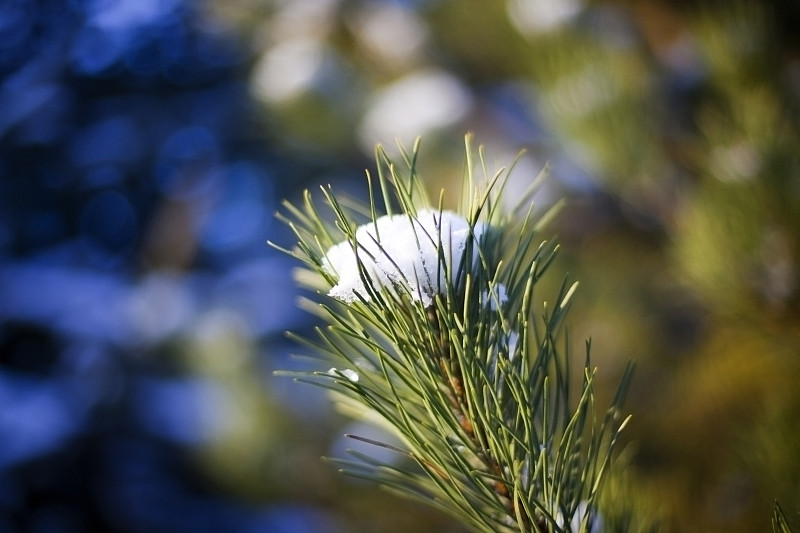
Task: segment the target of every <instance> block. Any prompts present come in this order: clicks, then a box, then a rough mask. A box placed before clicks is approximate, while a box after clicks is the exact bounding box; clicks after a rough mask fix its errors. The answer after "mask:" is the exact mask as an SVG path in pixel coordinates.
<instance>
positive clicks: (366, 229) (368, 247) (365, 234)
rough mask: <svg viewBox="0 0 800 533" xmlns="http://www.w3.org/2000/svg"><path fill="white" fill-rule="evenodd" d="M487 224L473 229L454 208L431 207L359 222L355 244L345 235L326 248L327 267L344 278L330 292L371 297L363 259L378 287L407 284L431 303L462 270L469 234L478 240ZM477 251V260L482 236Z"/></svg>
mask: <svg viewBox="0 0 800 533" xmlns="http://www.w3.org/2000/svg"><path fill="white" fill-rule="evenodd" d="M483 230H484V225H483V224H479V225H476V226H475V228H474V229H473V230H471V229H470V225H469V222H467V220H466V219H464V218H463V217H461V216H460V215H458V214H456V213H453V212H451V211H442V212H439V211H435V210H430V209H426V210H422V211H419V212H418V213H417V216H416V218H414V217H412V216H411V215H408V214H404V215H392V216H388V215H387V216H383V217H381V218H379V219H377V220H376V221H375V222H370V223H368V224H365V225H363V226H360V227H358V228H357V230H356V234H355V237H356V242H357V243H358V246H357V249H356V250H354V249H353V244H352V243H351V242H349V241H344V242H340V243H339V244H336V245H334V246H332V247H331V248H330V249H329V250H328V251H327V253H326V263H325V268H326V269H327V270H328V271H329V272H331V273H332V274H334V275H335V276H338V278H339V279H338V283H337V284H336V285H335V286H334V287H333V288H332V289H331V290H330V292H329V293H328V295H329V296H332V297H334V298H336V299H338V300H341V301H344V302H347V303H352V302H355V301H357V300H358V298H359V296H361V297H362V298H364V299H365V300H369V299H370V296H369V293H368V291H367V290H366V288H365V286H364V282H363V280H362V279H361V275H360V274H359V268H358V262H359V261H361V263H362V264H363V265H364V269H365V271H366V274H367V277H368V279H369V281H370V282H371V284H372V286H373V287H374V288H375V289H376V290H379V289H381V288H389V289H395V288H397V287H404V288H405V290H406V291H408V294H409V295H410V296H411V298H412V299H414V300H418V301H421V302H422V303H423V305H425V306H426V307H427V306H429V305H431V303H432V302H433V297H434V296H435V295H436V294H443V293H445V292H446V291H447V285H446V280H447V279H450V280H452V279H453V278H454V277H455V276H456V274H457V273H458V268H459V265H460V264H461V262H462V259H463V256H464V253H465V251H466V248H467V244H468V242H469V239H470V238H471V236H472V238H474V239H476V241H477V239H479V238H480V236H481V234H482V233H483ZM440 250H441V255H442V256H443V259H444V261H443V262H442V261H440ZM474 256H475V257H473V258H472V259H473V262H474V260H475V259H476V258H477V242H475V253H474ZM401 290H402V289H401Z"/></svg>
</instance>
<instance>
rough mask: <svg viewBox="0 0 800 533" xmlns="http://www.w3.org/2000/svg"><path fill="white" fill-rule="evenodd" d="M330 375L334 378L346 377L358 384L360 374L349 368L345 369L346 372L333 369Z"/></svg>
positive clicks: (329, 371)
mask: <svg viewBox="0 0 800 533" xmlns="http://www.w3.org/2000/svg"><path fill="white" fill-rule="evenodd" d="M328 375H329V376H334V377H338V376H344V377H346V378H347V379H349V380H350V381H352V382H353V383H357V382H358V380H359V375H358V372H356V371H355V370H351V369H349V368H345V369H344V370H339V369H338V368H331V369H330V370H328Z"/></svg>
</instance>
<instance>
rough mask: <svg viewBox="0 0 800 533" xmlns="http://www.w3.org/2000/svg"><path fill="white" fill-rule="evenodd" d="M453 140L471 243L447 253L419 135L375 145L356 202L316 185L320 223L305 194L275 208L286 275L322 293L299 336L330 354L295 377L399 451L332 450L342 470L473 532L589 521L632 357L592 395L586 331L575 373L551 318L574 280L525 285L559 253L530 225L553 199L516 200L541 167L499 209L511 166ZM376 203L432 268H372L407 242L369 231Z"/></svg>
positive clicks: (585, 527)
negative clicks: (288, 233) (433, 280)
mask: <svg viewBox="0 0 800 533" xmlns="http://www.w3.org/2000/svg"><path fill="white" fill-rule="evenodd" d="M466 148H467V157H466V165H465V169H464V180H463V199H462V201H461V205H460V206H459V208H458V213H459V214H460V216H462V217H463V218H464V220H465V221H466V222H467V223H468V228H469V235H470V238H467V239H465V240H464V246H463V249H462V250H460V253H456V252H457V250H456V248H455V247H449V246H445V245H444V243H445V242H447V240H448V239H453V236H452V234H450V235H447V234H445V233H446V232H447V231H449V230H447V228H446V227H445V224H443V223H442V222H441V220H442V218H441V217H443V216H445V215H448V214H447V213H445V212H444V207H443V205H442V204H443V200H442V196H440V197H439V200H438V203H437V204H432V203H431V202H430V200H429V198H428V197H427V195H426V193H425V191H424V188H423V185H422V183H421V181H420V178H419V176H418V174H417V168H416V160H417V155H418V144H417V145H415V146H414V149H413V151H412V152H411V153H407V152H405V151H402V149H401V153H402V163H401V164H399V165H398V164H396V163H395V162H394V161H392V159H391V158H390V157H389V156H388V155H387V153H386V152H385V151H384V150H383V149H381V148H380V147H379V148H378V149H377V152H376V158H377V165H378V167H377V170H378V175H377V187H375V186H374V182H373V180H372V178H371V177H370V175H369V173H368V175H367V177H368V183H369V191H370V194H369V202H368V204H361V203H359V202H357V201H353V200H352V199H349V198H345V197H343V196H339V195H337V194H336V193H335V192H333V190H332V189H331V188H330V187H328V188H323V190H322V192H323V195H324V200H325V202H326V204H327V205H328V207H329V208H330V210H331V213H332V220H331V219H330V217H327V218H326V217H325V216H324V215H323V214H322V212H321V211H320V210H319V209H318V207H317V206H316V204H315V202H314V200H313V198H312V195H311V194H310V193H306V195H305V198H304V203H303V205H302V207H296V206H293V205H291V204H286V210H287V215H285V216H282V218H283V220H284V221H285V222H286V223H287V224H288V225H289V226H290V227H291V228H292V230H293V231H294V233H295V235H296V237H297V241H298V242H297V247H296V248H294V249H293V250H284V251H286V252H287V253H290V254H291V255H293V256H294V257H295V258H297V259H298V260H300V261H301V262H302V263H303V264H304V268H303V269H302V270H301V271H300V272H299V276H298V280H299V282H300V283H301V284H302V285H304V286H306V287H308V288H311V289H313V290H315V291H317V292H318V293H320V299H321V301H320V302H319V303H315V302H311V301H308V302H306V304H307V307H308V308H309V309H310V310H312V311H313V312H315V313H316V314H317V315H318V316H319V317H320V318H321V319H322V320H323V321H324V322H325V324H326V326H325V327H324V328H319V329H318V330H317V334H318V336H317V338H315V339H299V340H300V341H301V342H302V343H304V344H305V345H306V346H307V348H309V349H310V350H311V352H312V353H313V354H314V355H315V356H316V357H318V358H320V359H322V361H324V363H323V365H324V368H328V367H330V366H331V365H334V366H333V368H330V370H320V371H316V372H310V373H300V374H294V375H295V376H296V378H297V379H298V380H299V381H302V382H308V383H313V384H315V385H319V386H322V387H325V388H327V389H330V390H331V391H332V393H333V394H332V398H334V399H335V401H336V402H338V404H339V405H340V406H341V407H342V410H343V411H344V412H346V413H347V414H349V415H350V416H352V417H356V418H364V419H367V420H371V421H377V422H378V423H380V424H381V425H383V426H384V427H385V428H387V429H388V430H389V431H390V432H392V433H393V434H395V435H396V437H397V438H398V439H399V442H400V443H401V444H400V445H397V446H395V445H394V444H389V443H384V442H377V441H374V440H372V439H369V438H366V437H362V436H358V435H351V437H352V438H353V439H355V440H358V441H362V442H366V443H369V444H373V445H375V446H378V447H383V448H389V449H391V450H393V451H395V452H397V454H398V459H403V460H405V461H401V462H399V463H395V462H385V461H379V460H377V459H375V458H374V457H371V456H369V455H365V454H362V453H357V452H353V453H352V455H353V456H352V457H351V458H333V459H331V460H332V461H333V462H334V463H335V464H336V465H338V466H339V467H340V468H341V469H342V471H344V472H346V473H348V474H350V475H353V476H356V477H361V478H366V479H369V480H373V481H375V482H377V483H379V484H380V485H381V486H383V487H384V488H386V489H388V490H390V491H392V492H396V493H398V494H401V495H403V496H406V497H410V498H413V499H416V500H419V501H421V502H424V503H426V504H428V505H432V506H433V507H436V508H438V509H440V510H442V511H444V512H445V513H448V514H449V515H451V516H453V517H455V518H456V519H458V520H460V521H461V522H462V523H463V524H465V525H467V526H468V527H470V528H471V529H473V530H475V531H486V532H490V531H492V532H494V531H597V530H598V528H599V527H600V526H601V523H602V520H603V516H602V512H601V511H599V509H598V506H599V505H600V495H601V493H602V490H603V482H604V481H605V479H606V477H607V476H608V474H609V470H610V468H611V466H612V464H613V457H612V453H613V451H614V446H615V444H616V442H617V438H618V435H619V433H620V431H621V430H622V429H623V427H624V426H625V424H626V423H627V421H628V418H627V417H626V416H625V415H624V414H623V413H622V411H621V404H622V401H623V396H624V392H625V390H626V389H627V386H628V383H629V381H630V378H631V370H632V368H631V367H630V366H629V367H628V368H627V369H626V371H625V372H624V375H623V376H622V380H621V384H620V386H619V389H618V391H617V394H616V396H615V397H614V398H613V400H612V401H611V405H610V407H608V408H603V407H601V406H598V405H596V402H595V397H594V389H593V386H594V380H595V376H596V372H597V369H596V368H595V367H594V366H593V364H592V362H591V360H590V357H589V343H588V342H587V344H586V357H585V361H584V364H583V365H582V367H581V368H580V369H579V371H578V373H579V375H580V379H575V377H576V376H575V373H574V372H573V369H572V368H571V367H570V346H569V341H568V335H567V334H566V331H565V330H566V328H565V325H564V322H565V317H566V315H567V312H568V310H569V307H570V302H571V300H572V297H573V295H574V293H575V289H576V287H577V283H570V282H568V281H567V280H566V279H565V280H564V281H563V283H562V284H561V288H560V290H559V291H558V293H557V294H556V295H555V297H554V298H553V299H552V300H548V301H545V300H544V297H543V295H541V294H540V293H539V285H538V282H539V281H540V279H541V278H542V276H543V275H544V274H545V273H546V271H547V270H548V269H549V268H550V267H551V265H552V262H553V260H554V258H555V257H556V254H557V251H558V246H557V245H556V244H555V243H553V242H549V241H541V240H540V239H541V238H540V236H539V235H540V230H541V228H542V226H543V224H544V223H546V222H547V221H548V220H549V219H550V217H551V216H552V215H553V214H554V212H555V211H556V210H557V209H558V206H555V207H553V208H551V209H550V210H547V211H545V212H544V213H542V214H541V215H535V214H534V211H533V209H532V207H529V208H527V209H525V206H526V205H527V204H528V203H529V200H530V197H531V195H532V194H533V192H535V190H536V188H537V187H538V185H539V184H540V183H541V181H542V180H541V178H542V177H543V176H544V173H543V174H542V175H541V176H540V177H539V178H537V179H536V180H535V181H534V182H533V185H532V187H531V189H530V190H529V191H528V192H527V193H526V194H525V195H523V196H522V201H521V202H520V203H519V205H518V207H517V208H515V209H511V210H509V211H508V212H506V211H504V210H503V209H502V205H503V202H502V201H501V200H502V197H503V193H504V186H505V183H506V178H507V176H508V173H509V172H508V171H506V170H501V171H499V172H497V173H495V174H490V173H489V171H488V169H487V167H486V164H485V160H484V154H483V151H482V150H479V156H478V158H477V161H476V160H475V156H474V154H473V150H472V147H471V142H470V138H469V137H468V138H467V143H466ZM376 189H377V190H376ZM383 210H385V212H386V215H387V216H395V217H396V216H398V215H400V216H401V217H407V218H408V220H409V221H410V222H411V224H408V225H406V227H407V229H408V230H411V231H413V232H414V236H413V239H412V242H413V241H416V242H417V251H419V250H420V249H424V248H425V243H434V244H435V250H436V253H435V255H434V259H433V261H434V262H435V265H431V264H430V263H431V257H427V258H425V257H423V260H422V262H420V266H419V267H416V268H415V270H414V274H409V270H408V268H401V266H400V265H399V264H398V263H399V261H400V260H399V259H398V260H397V262H396V261H395V260H394V258H391V257H389V258H388V259H389V260H388V262H387V261H383V263H382V264H383V265H384V266H383V267H382V268H383V269H384V271H383V272H381V273H380V274H381V275H380V276H379V275H378V273H376V272H375V264H376V263H380V261H378V258H376V257H375V256H376V255H379V254H384V255H386V252H387V249H388V248H389V245H388V244H386V245H384V244H383V243H389V242H390V241H391V242H393V248H392V249H393V250H396V243H397V240H398V239H403V238H407V237H408V235H406V236H403V235H397V234H391V235H386V234H383V235H381V234H380V233H379V230H380V228H381V227H382V226H383V227H384V228H385V227H386V225H385V224H386V220H389V219H385V218H381V217H380V216H379V212H381V211H383ZM422 210H425V211H424V212H423V211H422ZM431 212H433V213H436V214H437V215H438V216H439V219H438V222H439V225H438V226H437V228H438V231H435V232H434V231H431V230H430V229H425V228H430V226H429V225H428V226H425V225H424V224H423V222H424V221H423V220H422V217H423V216H425V217H429V216H431V215H430V213H431ZM423 213H424V215H423ZM435 216H436V215H434V217H435ZM449 216H453V215H452V214H450V215H449ZM393 220H397V219H393ZM364 228H370V231H369V232H366V231H365V230H364ZM412 228H413V229H412ZM365 239H370V240H371V242H365ZM341 242H346V243H349V244H348V245H349V247H351V249H352V250H351V251H352V253H353V254H354V255H355V257H356V258H357V262H358V268H359V276H360V278H361V286H362V291H361V292H356V293H355V298H352V299H351V300H353V301H340V300H341V299H340V300H336V299H334V298H331V297H326V296H322V295H324V294H325V293H328V292H329V291H330V290H331V287H333V286H335V285H336V284H337V282H338V281H339V276H338V275H337V272H335V270H334V268H332V262H331V260H330V258H329V255H331V251H332V250H333V249H334V247H335V246H337V245H338V246H339V248H338V249H337V250H338V251H341V244H339V243H341ZM337 253H338V252H337ZM395 253H396V252H395ZM384 259H386V258H384ZM426 261H427V264H426ZM387 264H388V265H389V266H388V267H387V266H386V265H387ZM432 270H434V271H435V272H436V273H437V276H436V277H437V278H441V279H443V280H444V283H443V285H442V286H439V287H438V290H437V291H435V292H436V294H434V295H432V297H431V298H423V297H422V296H423V295H422V294H421V293H420V291H421V290H422V289H421V288H420V287H423V286H424V284H423V283H421V280H420V279H415V280H411V279H409V278H410V277H411V276H412V275H415V276H417V278H422V277H423V276H424V275H428V274H429V273H430V272H431V271H432ZM387 280H391V282H390V284H389V286H386V284H387ZM428 302H429V303H428ZM576 386H577V390H575V387H576Z"/></svg>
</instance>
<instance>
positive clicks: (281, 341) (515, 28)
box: [0, 0, 800, 533]
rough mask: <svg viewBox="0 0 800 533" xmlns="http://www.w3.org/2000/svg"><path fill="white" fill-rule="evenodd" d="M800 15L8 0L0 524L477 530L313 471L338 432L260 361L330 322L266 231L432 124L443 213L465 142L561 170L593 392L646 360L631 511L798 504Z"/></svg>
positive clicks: (557, 180) (428, 174) (576, 2)
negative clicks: (523, 151)
mask: <svg viewBox="0 0 800 533" xmlns="http://www.w3.org/2000/svg"><path fill="white" fill-rule="evenodd" d="M798 11H799V10H798V8H797V7H796V3H795V2H790V1H786V2H782V1H779V0H775V1H773V2H763V3H761V2H744V1H742V2H735V3H726V2H711V1H708V2H701V3H698V5H695V3H692V2H674V3H667V2H658V1H649V0H648V1H638V2H632V1H631V2H626V1H623V2H602V1H600V2H589V1H582V0H563V1H556V2H553V1H548V0H507V1H504V2H485V1H484V0H229V1H224V2H223V1H216V2H215V1H212V0H195V1H192V0H4V1H3V2H2V3H0V531H2V532H6V531H8V532H28V531H32V532H41V533H71V532H84V531H111V532H165V533H172V532H193V533H194V532H200V533H202V532H205V531H207V532H216V531H231V532H247V533H251V532H256V531H258V532H270V533H275V532H276V533H304V532H309V533H311V532H315V533H317V532H318V533H334V532H345V531H381V532H383V533H392V532H398V533H400V532H408V531H414V532H415V533H424V532H426V531H430V532H433V531H436V532H437V533H446V532H459V531H462V529H461V528H460V527H459V526H458V525H457V524H453V523H452V522H451V521H449V520H448V519H447V518H445V517H442V516H439V515H438V514H436V513H434V512H432V511H428V510H425V509H421V508H420V507H419V506H417V505H413V504H411V503H408V502H403V501H398V500H396V499H394V498H393V497H391V496H388V495H384V494H382V493H380V492H379V491H376V490H375V489H374V487H370V486H365V485H361V484H359V483H353V482H350V481H347V480H343V479H341V478H340V477H339V476H337V475H336V473H335V472H332V471H331V470H332V469H331V468H329V467H328V465H325V464H324V463H321V462H320V461H319V457H320V456H322V455H325V454H330V453H336V454H339V453H341V450H342V448H344V447H345V446H346V444H344V443H342V442H341V435H342V434H343V433H344V432H345V431H346V429H345V428H343V426H345V425H347V424H349V423H350V422H348V421H347V420H344V419H343V418H341V417H339V416H338V415H337V414H335V413H333V412H332V411H331V408H330V406H329V404H328V402H327V401H326V399H325V397H324V395H322V394H321V393H319V392H318V391H316V390H312V389H311V388H310V387H308V386H302V385H298V384H294V383H292V382H291V381H290V380H288V379H283V378H281V379H278V378H275V377H274V376H273V371H274V370H276V369H287V368H298V367H299V366H300V365H303V364H305V363H302V362H300V361H298V360H297V359H295V358H292V357H290V354H291V353H293V352H296V351H298V348H297V347H296V346H293V345H291V344H290V343H289V342H288V341H287V340H286V338H285V336H284V331H286V330H295V331H299V332H301V333H309V332H310V331H311V328H312V326H313V324H312V323H311V321H310V319H309V317H308V316H307V315H305V314H304V313H303V312H301V311H300V310H299V309H298V308H297V305H296V300H297V297H298V294H297V291H296V290H295V289H294V285H293V282H292V275H291V269H292V268H293V267H295V266H296V265H295V264H294V263H292V262H291V261H290V260H289V259H288V258H286V257H285V256H282V255H281V254H280V253H278V252H276V251H275V250H273V249H272V248H270V247H269V246H267V244H266V241H267V240H268V239H269V240H271V241H275V242H277V243H280V244H282V245H284V246H290V245H291V242H292V237H291V234H290V233H289V232H288V231H287V229H286V228H284V227H282V226H281V224H279V223H278V222H277V221H276V220H275V218H274V216H273V214H274V212H275V211H276V210H278V209H279V208H280V202H281V200H282V199H283V198H288V199H290V200H292V201H297V200H298V199H299V198H300V194H301V191H302V190H303V189H304V188H307V187H310V188H312V189H314V188H315V187H317V186H319V185H321V184H327V183H333V184H335V186H336V188H337V189H338V190H343V191H348V192H352V193H353V194H356V195H359V194H363V193H364V184H363V175H364V169H365V168H369V167H371V165H372V163H371V159H372V150H373V147H374V144H375V143H378V142H380V143H384V144H385V145H387V147H388V148H389V149H390V150H391V149H392V146H393V145H394V141H395V139H399V140H401V141H402V142H403V143H404V144H405V145H406V146H409V145H410V143H411V141H412V140H413V139H414V137H416V136H418V135H422V136H423V139H424V140H423V154H422V156H421V163H420V165H421V168H422V170H423V174H424V177H425V179H427V180H428V181H429V182H430V185H431V190H433V191H437V190H438V188H439V187H450V189H449V190H450V191H451V193H452V195H451V196H448V197H447V198H446V201H447V202H450V204H452V202H453V197H454V196H456V197H457V195H458V193H459V191H458V190H457V188H454V187H453V186H454V184H457V183H459V181H460V175H461V174H460V173H461V162H462V157H463V134H464V132H466V131H467V130H470V131H473V132H475V134H476V137H477V142H479V143H482V144H486V145H487V146H488V154H489V160H488V164H489V165H490V166H491V165H497V166H499V165H505V164H508V163H509V162H510V161H511V160H512V159H513V158H514V156H515V155H516V154H517V152H518V150H519V149H520V148H522V147H525V148H528V149H529V154H528V155H527V156H526V157H525V158H523V159H522V160H521V162H520V164H519V165H518V167H517V169H516V171H515V173H514V180H515V181H513V182H512V185H511V190H512V191H513V189H514V187H517V186H519V187H524V186H525V185H526V184H527V183H528V182H529V181H530V180H531V179H532V178H533V177H534V176H536V174H537V173H538V171H539V169H540V168H541V167H542V166H543V165H544V163H545V161H550V162H552V163H553V168H554V170H553V173H552V179H551V180H550V182H549V183H548V185H547V187H546V188H545V190H544V191H543V192H542V195H541V196H540V197H539V198H538V200H539V201H540V202H542V203H548V202H550V201H552V200H553V199H554V198H558V197H561V196H567V197H568V198H569V207H568V208H567V210H566V212H565V214H564V215H563V216H562V217H561V218H560V219H559V221H557V223H556V225H555V228H554V231H556V232H557V233H558V234H559V236H560V237H561V240H562V241H563V245H564V246H563V254H562V259H561V260H560V261H561V263H560V264H559V266H558V267H557V268H558V269H559V270H562V271H566V270H569V271H570V272H572V274H573V277H575V278H578V279H580V280H581V282H582V289H581V293H580V294H581V295H580V297H579V302H578V305H577V306H576V310H575V318H574V324H575V325H574V328H573V335H574V337H575V338H576V340H577V342H578V344H580V342H581V341H582V339H583V338H586V337H589V336H591V337H593V339H594V342H593V347H594V351H595V354H596V355H595V360H596V361H601V362H602V365H601V370H602V372H601V376H602V377H603V379H602V380H600V381H601V383H599V385H598V386H599V387H600V388H601V396H602V394H610V391H611V390H612V389H613V387H614V385H615V383H616V378H617V377H618V375H619V372H620V371H621V369H622V368H623V367H624V365H625V363H626V362H627V360H628V359H630V358H635V359H637V360H638V363H639V373H638V375H637V378H636V382H635V384H634V388H633V390H632V392H631V394H632V397H633V401H632V402H631V403H632V407H631V409H632V410H633V411H634V421H635V422H634V423H633V424H631V428H630V430H629V431H630V433H628V436H629V437H628V438H629V439H630V441H632V442H634V443H635V446H632V447H631V448H630V451H629V455H630V456H631V457H632V459H631V470H632V472H633V473H634V477H635V478H636V479H637V481H638V483H639V484H638V485H637V488H636V492H635V494H636V496H637V497H638V498H639V499H640V500H641V503H642V508H643V509H646V511H643V512H648V513H649V512H653V510H656V511H655V512H656V514H658V515H659V516H660V517H661V518H662V519H663V520H664V528H663V530H664V531H671V530H674V531H692V530H696V531H714V530H725V531H753V530H761V529H762V528H761V526H762V525H765V524H767V522H766V521H767V520H768V518H769V513H770V507H771V504H772V501H773V500H774V499H775V498H779V499H781V500H782V501H783V502H784V503H785V507H786V508H787V509H793V508H794V507H798V508H800V501H798V500H797V494H800V467H798V463H797V459H796V443H797V442H798V441H800V429H798V428H800V394H798V393H797V390H798V389H797V387H796V383H797V382H798V380H800V363H799V362H798V361H799V360H800V357H798V350H797V346H798V345H800V335H799V334H798V332H800V318H799V317H800V281H798V280H800V274H798V272H800V188H798V186H797V184H798V183H800V162H799V161H798V152H797V146H798V145H800V144H799V143H800V134H799V133H798V129H800V128H798V123H799V122H798V120H797V117H798V109H800V105H798V102H799V101H800V96H799V95H800V74H799V73H800V67H798V65H800V59H798V58H800V53H799V52H798V49H799V48H800V46H799V44H800V43H798V40H797V36H796V33H795V31H794V30H795V29H796V23H797V21H798V20H800V15H798ZM489 170H490V171H493V170H494V167H493V168H490V169H489ZM512 195H513V193H512ZM556 277H557V278H558V277H559V276H556ZM558 282H560V279H557V280H555V283H558ZM603 387H606V388H607V389H606V390H605V392H602V390H603ZM356 429H357V430H359V431H367V430H366V429H364V428H363V427H358V428H356ZM347 431H350V432H353V431H354V428H353V427H350V428H349V429H347Z"/></svg>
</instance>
